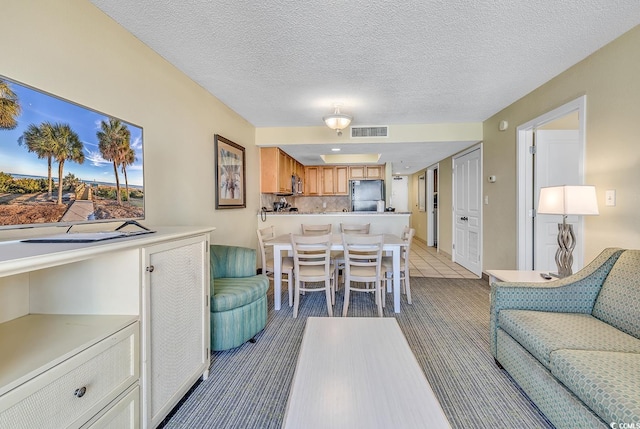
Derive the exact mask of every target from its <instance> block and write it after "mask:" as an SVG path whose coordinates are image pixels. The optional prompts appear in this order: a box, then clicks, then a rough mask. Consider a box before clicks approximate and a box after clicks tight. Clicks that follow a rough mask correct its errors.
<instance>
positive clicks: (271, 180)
mask: <svg viewBox="0 0 640 429" xmlns="http://www.w3.org/2000/svg"><path fill="white" fill-rule="evenodd" d="M296 163H298V162H297V161H296V160H295V159H293V158H291V157H290V156H289V155H288V154H287V153H286V152H284V151H282V150H280V149H278V148H277V147H263V148H260V192H263V193H265V194H275V193H279V192H282V193H284V192H287V193H288V192H291V176H292V175H293V174H295V172H296V168H297V167H296ZM298 164H299V163H298Z"/></svg>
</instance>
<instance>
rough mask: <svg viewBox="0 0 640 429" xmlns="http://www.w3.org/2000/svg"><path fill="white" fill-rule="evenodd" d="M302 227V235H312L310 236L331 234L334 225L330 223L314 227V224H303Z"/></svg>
mask: <svg viewBox="0 0 640 429" xmlns="http://www.w3.org/2000/svg"><path fill="white" fill-rule="evenodd" d="M300 227H301V228H302V234H303V235H310V234H331V232H332V231H331V230H332V229H333V228H332V225H331V224H330V223H327V224H320V225H313V224H305V223H303V224H301V225H300Z"/></svg>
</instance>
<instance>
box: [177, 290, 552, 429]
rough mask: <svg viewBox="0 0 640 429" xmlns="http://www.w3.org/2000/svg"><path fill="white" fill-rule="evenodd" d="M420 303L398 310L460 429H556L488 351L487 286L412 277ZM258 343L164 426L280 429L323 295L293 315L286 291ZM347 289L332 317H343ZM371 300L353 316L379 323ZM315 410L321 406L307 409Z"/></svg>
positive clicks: (359, 302) (216, 371) (224, 361)
mask: <svg viewBox="0 0 640 429" xmlns="http://www.w3.org/2000/svg"><path fill="white" fill-rule="evenodd" d="M411 295H412V301H413V304H411V305H409V304H407V302H406V297H405V296H404V295H402V298H401V313H399V314H395V313H393V303H392V295H391V294H388V295H387V307H386V308H385V309H384V316H385V317H396V319H397V320H398V324H399V325H400V328H401V329H402V331H403V332H404V335H405V336H406V338H407V341H408V343H409V346H410V347H411V349H412V350H413V353H414V354H415V356H416V358H417V360H418V363H419V364H420V366H421V367H422V369H423V371H424V373H425V376H426V378H427V380H428V381H429V384H430V385H431V387H432V389H433V390H434V392H435V394H436V396H437V398H438V400H439V401H440V404H441V406H442V408H443V410H444V412H445V414H446V416H447V418H448V419H449V422H450V423H451V426H452V427H453V428H476V429H477V428H492V429H496V428H505V429H513V428H516V427H517V428H553V426H552V425H551V424H550V423H549V422H548V421H547V420H546V419H545V418H544V416H543V415H542V414H541V413H540V412H539V411H538V409H537V408H536V407H535V406H534V405H533V404H532V403H531V402H530V401H529V400H528V399H527V398H526V396H524V394H523V393H522V392H521V391H520V389H519V388H518V386H517V385H516V384H515V383H514V382H513V381H512V380H511V379H510V378H509V376H508V375H507V374H506V373H505V372H503V371H501V370H500V369H498V368H497V367H496V365H495V364H494V361H493V357H492V356H491V353H490V352H489V288H488V285H487V283H486V281H483V280H469V279H445V278H412V279H411ZM268 299H269V316H268V321H267V326H266V327H265V329H264V330H263V331H262V332H261V333H260V334H258V335H257V336H256V340H257V342H256V343H255V344H252V343H245V344H244V345H242V346H240V347H238V348H236V349H233V350H230V351H226V352H216V353H213V355H212V357H211V360H212V363H211V374H210V377H209V379H208V380H206V381H203V382H201V383H199V384H198V385H197V386H196V387H195V388H194V389H193V390H192V392H191V394H190V395H189V396H188V397H187V398H186V399H185V400H184V401H183V402H182V404H181V405H180V407H179V408H178V409H177V410H175V412H174V414H173V415H172V416H170V418H169V419H168V420H167V421H166V422H165V424H164V428H166V429H174V428H184V429H186V428H189V429H194V428H216V429H222V428H234V429H235V428H243V429H245V428H247V429H248V428H260V429H266V428H280V427H281V424H282V420H283V417H284V412H285V407H286V403H287V396H288V394H289V386H290V384H291V381H292V379H293V374H294V371H295V365H296V359H297V356H298V350H299V347H300V344H301V341H302V334H303V330H304V325H305V321H306V319H307V317H309V316H327V308H326V302H325V297H324V293H321V292H316V293H311V294H309V293H308V294H307V295H305V296H302V300H301V304H300V310H299V315H298V318H297V319H293V317H292V315H293V310H292V308H290V307H288V305H287V303H288V298H287V295H286V292H284V293H283V295H282V302H283V307H282V309H281V310H280V311H274V310H273V295H272V292H270V295H269V297H268ZM342 304H343V298H342V293H341V291H339V293H338V296H337V297H336V304H335V307H334V313H335V314H336V315H338V316H339V315H341V314H342ZM376 316H377V310H376V306H375V304H374V301H373V296H372V294H363V293H357V292H354V293H352V294H351V303H350V305H349V317H376ZM309 406H310V407H312V406H313V404H309Z"/></svg>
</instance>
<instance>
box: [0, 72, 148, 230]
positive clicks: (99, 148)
mask: <svg viewBox="0 0 640 429" xmlns="http://www.w3.org/2000/svg"><path fill="white" fill-rule="evenodd" d="M142 136H143V134H142V128H141V127H139V126H137V125H134V124H132V123H129V122H126V121H123V120H121V119H118V118H114V117H113V116H110V115H107V114H104V113H101V112H97V111H95V110H93V109H90V108H87V107H84V106H80V105H78V104H76V103H73V102H70V101H67V100H64V99H62V98H60V97H57V96H54V95H52V94H48V93H46V92H43V91H41V90H37V89H34V88H32V87H29V86H27V85H24V84H22V83H19V82H16V81H14V80H11V79H9V78H7V77H3V76H0V229H7V228H26V227H33V226H54V225H59V226H73V225H75V224H80V223H89V222H91V223H93V222H114V221H123V222H126V221H135V220H141V219H144V216H145V212H144V173H143V150H142V146H143V137H142Z"/></svg>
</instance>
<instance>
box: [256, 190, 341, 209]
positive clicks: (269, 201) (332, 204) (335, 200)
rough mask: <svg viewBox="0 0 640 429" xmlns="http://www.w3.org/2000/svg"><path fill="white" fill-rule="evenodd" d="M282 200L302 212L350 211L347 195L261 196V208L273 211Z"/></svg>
mask: <svg viewBox="0 0 640 429" xmlns="http://www.w3.org/2000/svg"><path fill="white" fill-rule="evenodd" d="M282 198H284V199H285V200H286V202H287V203H289V204H290V205H291V207H297V208H298V211H300V212H307V213H322V212H341V211H343V210H349V197H348V196H346V195H345V196H326V197H298V196H290V197H279V196H277V195H273V194H261V197H260V201H261V207H267V208H268V209H272V208H273V203H274V202H277V201H282ZM323 204H324V205H323Z"/></svg>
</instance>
